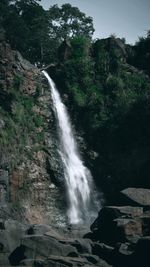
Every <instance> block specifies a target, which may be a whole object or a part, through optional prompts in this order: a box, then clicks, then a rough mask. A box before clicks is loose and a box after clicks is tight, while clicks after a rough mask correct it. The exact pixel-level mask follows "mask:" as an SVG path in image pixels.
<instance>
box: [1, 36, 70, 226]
mask: <svg viewBox="0 0 150 267" xmlns="http://www.w3.org/2000/svg"><path fill="white" fill-rule="evenodd" d="M0 72H1V75H0V108H1V109H2V112H1V115H0V132H1V134H2V139H1V142H2V144H1V146H0V169H1V171H0V203H1V204H0V207H1V206H3V209H1V210H0V215H2V216H3V217H5V218H9V217H12V218H16V219H18V220H20V221H24V222H30V223H47V224H50V223H54V224H55V223H56V224H57V223H60V224H62V223H65V220H66V217H65V211H64V210H63V208H65V197H64V196H65V192H64V188H63V189H62V187H61V184H62V182H60V181H62V180H63V175H62V169H61V162H60V158H59V155H58V153H57V134H56V123H55V118H54V114H53V110H52V104H51V93H50V90H49V88H48V84H47V81H46V79H45V78H44V76H43V75H42V73H41V71H40V70H39V69H38V68H36V67H35V66H33V65H32V64H30V62H28V61H27V60H25V59H23V58H22V56H21V55H20V53H19V52H17V51H13V50H12V49H11V47H10V46H9V44H7V43H6V42H5V41H4V40H2V41H1V42H0ZM0 138H1V137H0ZM7 143H8V144H7ZM6 170H8V171H6ZM60 190H61V194H60ZM62 190H63V192H64V194H62ZM4 206H5V208H4Z"/></svg>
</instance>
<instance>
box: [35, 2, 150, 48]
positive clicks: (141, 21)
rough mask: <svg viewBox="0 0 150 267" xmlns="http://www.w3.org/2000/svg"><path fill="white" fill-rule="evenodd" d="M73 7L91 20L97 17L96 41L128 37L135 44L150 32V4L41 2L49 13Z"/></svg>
mask: <svg viewBox="0 0 150 267" xmlns="http://www.w3.org/2000/svg"><path fill="white" fill-rule="evenodd" d="M65 3H70V4H71V5H72V6H76V7H78V8H79V9H80V10H81V11H82V12H84V13H85V14H86V15H87V16H91V17H93V22H94V28H95V33H94V38H106V37H108V36H110V35H111V34H116V36H117V37H120V38H122V37H125V39H126V41H127V43H131V44H134V43H135V41H137V40H138V37H140V36H145V35H146V32H147V31H148V30H150V0H41V2H40V4H42V5H43V7H44V8H45V9H48V8H49V7H50V6H52V5H54V4H58V5H59V6H61V5H63V4H65Z"/></svg>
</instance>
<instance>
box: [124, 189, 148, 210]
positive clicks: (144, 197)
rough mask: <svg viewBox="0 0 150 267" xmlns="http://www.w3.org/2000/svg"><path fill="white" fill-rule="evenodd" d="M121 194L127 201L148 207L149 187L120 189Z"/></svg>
mask: <svg viewBox="0 0 150 267" xmlns="http://www.w3.org/2000/svg"><path fill="white" fill-rule="evenodd" d="M121 195H122V197H123V198H124V201H126V202H127V203H132V204H134V205H138V206H144V207H150V189H145V188H127V189H124V190H122V191H121Z"/></svg>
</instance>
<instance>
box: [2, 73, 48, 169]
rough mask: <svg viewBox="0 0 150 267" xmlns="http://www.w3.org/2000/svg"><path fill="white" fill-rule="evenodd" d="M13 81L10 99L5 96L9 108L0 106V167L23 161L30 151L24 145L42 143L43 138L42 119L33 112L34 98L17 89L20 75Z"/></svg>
mask: <svg viewBox="0 0 150 267" xmlns="http://www.w3.org/2000/svg"><path fill="white" fill-rule="evenodd" d="M14 81H15V82H16V81H17V82H16V83H15V84H16V87H14V88H13V89H11V90H10V91H11V101H9V100H10V99H9V98H8V97H7V105H10V107H9V110H8V108H6V107H5V105H1V107H0V108H1V109H0V113H1V116H2V119H3V121H4V127H3V128H2V129H1V131H0V162H1V167H8V166H9V167H15V166H17V164H19V163H20V162H21V161H23V157H24V156H25V155H26V156H27V158H28V157H31V153H29V151H28V150H26V146H30V145H31V144H32V142H33V143H39V145H40V144H41V145H42V144H43V140H44V134H43V127H44V119H43V117H42V116H40V115H38V116H37V115H36V113H34V112H33V106H34V104H35V99H34V98H33V97H31V96H27V95H24V94H23V93H21V92H20V91H19V90H18V81H20V76H16V77H15V79H14ZM21 81H22V78H21ZM19 84H20V83H19ZM39 127H40V128H41V130H40V131H38V128H39ZM9 164H10V165H11V166H10V165H9ZM5 165H6V166H5Z"/></svg>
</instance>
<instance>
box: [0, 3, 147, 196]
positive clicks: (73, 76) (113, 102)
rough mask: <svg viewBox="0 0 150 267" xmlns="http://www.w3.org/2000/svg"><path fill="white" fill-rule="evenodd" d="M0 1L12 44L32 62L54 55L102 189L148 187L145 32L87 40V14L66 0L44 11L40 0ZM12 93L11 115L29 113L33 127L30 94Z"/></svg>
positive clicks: (2, 19)
mask: <svg viewBox="0 0 150 267" xmlns="http://www.w3.org/2000/svg"><path fill="white" fill-rule="evenodd" d="M0 8H1V11H2V12H1V17H0V23H1V27H3V29H4V31H5V35H6V38H7V40H8V41H9V42H10V44H11V45H12V47H13V48H15V49H18V50H19V51H20V52H21V53H22V54H23V55H24V56H25V57H27V58H28V59H29V60H30V61H31V62H32V63H37V64H38V63H39V64H40V65H41V64H47V63H55V66H56V67H53V68H50V71H51V74H52V76H53V78H54V79H55V81H56V83H57V84H58V86H59V87H60V88H61V89H62V92H64V93H66V94H67V95H68V102H66V103H67V104H68V105H69V107H70V110H71V111H72V115H73V117H74V122H75V123H76V125H77V127H78V129H80V130H82V132H84V137H85V139H86V141H87V144H88V148H89V149H91V150H94V151H96V152H97V155H98V156H97V157H96V158H95V159H93V160H92V159H89V164H90V167H91V168H92V170H93V174H94V177H96V181H97V184H99V185H100V186H101V187H103V188H104V189H105V191H107V192H110V191H111V192H112V191H113V190H114V192H115V190H119V189H121V188H124V187H126V186H143V187H146V186H147V187H149V186H150V184H149V181H148V178H147V177H148V176H149V172H150V167H149V166H150V160H149V154H150V139H149V135H150V127H149V120H150V78H149V74H150V66H149V62H150V61H149V54H150V51H149V49H150V46H149V42H150V34H149V32H148V34H147V37H145V38H143V37H142V38H140V39H139V41H138V42H137V43H136V44H135V45H134V46H130V45H127V44H125V42H124V40H120V39H118V38H115V37H114V36H111V37H110V38H108V39H102V40H92V39H91V37H92V33H93V31H94V29H93V23H92V18H90V17H86V15H85V14H84V13H82V12H80V11H79V10H78V8H75V7H72V6H71V5H69V4H65V5H63V6H62V7H58V6H57V5H54V6H52V7H50V9H49V10H48V11H45V10H44V9H43V8H42V6H40V4H39V3H38V1H34V0H28V1H24V0H15V1H9V0H8V1H1V3H0ZM76 18H77V19H76ZM63 40H64V42H63V43H62V41H63ZM56 64H57V65H56ZM16 79H17V78H16ZM16 82H18V81H17V80H16ZM15 94H16V93H15ZM17 99H19V103H18V104H16V105H15V107H14V111H13V112H14V114H13V118H14V120H16V122H15V123H17V124H19V123H23V122H24V123H25V125H26V123H28V124H29V123H30V121H32V122H34V123H32V126H33V127H34V126H35V124H36V123H37V122H36V118H35V119H34V118H33V117H32V116H30V108H29V106H30V104H31V100H32V97H29V99H27V98H25V99H24V98H23V99H22V96H21V95H18V93H17ZM18 110H19V111H18ZM21 110H23V111H24V113H22V112H21ZM17 112H18V114H19V115H18V116H21V115H20V114H22V116H23V118H18V117H17ZM26 113H28V117H29V118H30V119H29V120H28V121H27V119H26V117H25V116H26V115H27V114H26ZM24 123H23V124H24ZM38 123H42V122H41V121H40V122H38ZM9 128H10V127H9ZM28 128H29V129H28ZM30 128H31V127H30V125H27V131H28V133H29V132H30ZM13 129H15V128H13ZM11 131H12V130H11ZM11 136H13V135H11ZM3 138H4V137H3ZM5 139H6V140H5V142H6V143H8V142H9V138H8V136H7V135H6V136H5ZM112 185H113V186H112Z"/></svg>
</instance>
